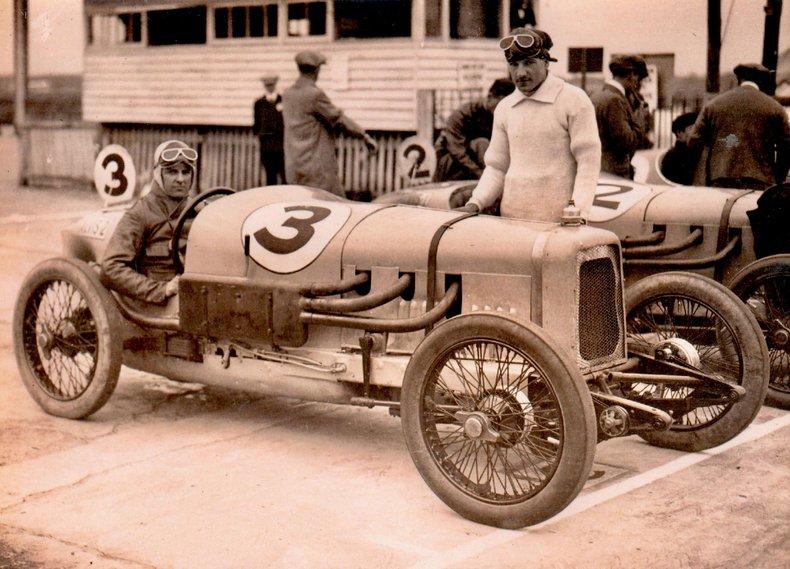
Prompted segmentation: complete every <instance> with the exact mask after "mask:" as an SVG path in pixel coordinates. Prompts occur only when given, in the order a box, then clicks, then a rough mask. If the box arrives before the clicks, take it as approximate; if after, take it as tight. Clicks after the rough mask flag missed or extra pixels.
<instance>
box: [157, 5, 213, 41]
mask: <svg viewBox="0 0 790 569" xmlns="http://www.w3.org/2000/svg"><path fill="white" fill-rule="evenodd" d="M201 43H206V7H205V6H195V7H192V8H177V9H174V10H152V11H150V12H148V45H181V44H201Z"/></svg>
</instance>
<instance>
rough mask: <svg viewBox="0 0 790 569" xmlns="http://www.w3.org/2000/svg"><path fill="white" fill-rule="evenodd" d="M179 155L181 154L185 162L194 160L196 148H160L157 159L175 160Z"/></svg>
mask: <svg viewBox="0 0 790 569" xmlns="http://www.w3.org/2000/svg"><path fill="white" fill-rule="evenodd" d="M179 156H183V157H184V159H185V160H186V161H187V162H194V161H196V160H197V157H198V154H197V151H196V150H192V149H191V148H166V149H165V150H162V154H161V155H160V156H159V160H160V161H162V162H176V161H177V160H178V158H179Z"/></svg>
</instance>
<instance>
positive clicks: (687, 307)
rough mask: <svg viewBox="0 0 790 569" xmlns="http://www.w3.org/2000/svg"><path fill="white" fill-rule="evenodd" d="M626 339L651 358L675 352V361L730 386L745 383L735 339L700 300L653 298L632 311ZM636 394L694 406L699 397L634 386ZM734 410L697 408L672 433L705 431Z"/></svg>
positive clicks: (685, 390) (681, 390)
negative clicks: (658, 351) (665, 350)
mask: <svg viewBox="0 0 790 569" xmlns="http://www.w3.org/2000/svg"><path fill="white" fill-rule="evenodd" d="M627 334H628V340H629V343H630V344H631V345H633V346H634V347H635V348H637V349H638V350H639V351H647V352H648V353H650V351H652V350H653V349H655V348H656V347H658V346H669V347H670V349H671V348H673V347H674V348H676V349H674V350H672V354H673V355H672V358H673V359H674V360H675V361H678V362H681V363H684V364H687V365H692V366H693V367H695V368H697V369H698V370H699V371H701V372H703V373H706V374H710V375H713V376H716V377H718V378H720V379H724V380H726V381H728V382H730V383H733V384H740V383H741V377H742V375H743V359H742V357H741V354H742V349H741V347H740V346H739V344H738V340H737V338H736V337H735V333H734V332H733V330H732V328H731V327H730V325H729V324H728V323H727V322H726V321H725V320H724V318H723V317H722V315H721V314H719V313H718V312H717V311H716V310H715V309H714V308H713V307H712V306H710V304H708V303H706V302H703V301H702V300H700V299H696V298H691V297H689V296H683V295H677V294H672V293H667V294H663V295H659V296H656V297H654V298H651V299H650V300H649V301H647V302H644V303H642V304H639V305H638V306H636V307H634V308H633V309H631V310H630V311H629V313H628V322H627ZM673 340H675V341H676V342H675V343H674V344H673V342H672V341H673ZM677 340H683V341H684V343H681V342H677ZM632 389H633V391H635V392H636V393H637V395H638V396H639V397H641V398H645V399H648V400H649V399H650V398H653V397H655V398H665V399H681V400H693V399H694V396H695V389H694V388H691V387H667V386H657V385H647V384H635V385H633V386H632ZM731 405H733V404H732V403H727V404H724V405H703V406H700V407H696V406H695V407H694V408H693V409H691V410H690V411H688V412H686V413H683V414H675V416H674V417H673V418H674V419H675V423H674V425H673V428H674V429H676V430H682V429H698V428H702V427H705V426H706V425H710V424H711V423H712V422H714V421H716V420H717V419H719V418H720V417H721V416H723V415H724V414H725V413H726V412H727V410H728V409H729V408H730V406H731Z"/></svg>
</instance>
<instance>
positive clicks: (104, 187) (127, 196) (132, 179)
mask: <svg viewBox="0 0 790 569" xmlns="http://www.w3.org/2000/svg"><path fill="white" fill-rule="evenodd" d="M93 184H94V185H95V186H96V191H97V192H99V197H100V198H101V199H102V202H104V205H105V206H109V205H114V204H119V203H123V202H127V201H130V200H131V199H132V198H133V197H134V188H135V184H137V172H136V171H135V169H134V162H133V161H132V157H131V156H130V155H129V153H128V152H127V151H126V149H125V148H124V147H123V146H121V145H120V144H110V145H108V146H105V147H104V148H102V149H101V151H100V152H99V155H98V156H96V162H95V163H94V166H93Z"/></svg>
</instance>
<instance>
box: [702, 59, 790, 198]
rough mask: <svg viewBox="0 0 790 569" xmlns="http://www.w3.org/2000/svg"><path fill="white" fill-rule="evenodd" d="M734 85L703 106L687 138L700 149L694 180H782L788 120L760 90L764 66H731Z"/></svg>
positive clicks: (729, 183)
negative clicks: (698, 170) (700, 166)
mask: <svg viewBox="0 0 790 569" xmlns="http://www.w3.org/2000/svg"><path fill="white" fill-rule="evenodd" d="M734 72H735V76H736V77H737V79H738V86H737V87H735V88H733V89H730V90H729V91H727V92H725V93H722V94H720V95H717V96H716V97H714V98H713V99H711V100H710V101H708V103H707V104H706V105H705V106H704V107H703V109H702V112H701V113H700V116H699V118H697V122H696V123H695V125H694V131H693V133H692V138H691V142H692V144H695V145H698V146H700V147H701V148H702V149H703V153H704V155H705V160H706V163H705V168H704V170H702V171H703V172H704V180H699V182H700V185H706V186H716V187H724V188H743V189H756V190H762V189H765V188H767V187H768V186H772V185H774V184H778V183H781V182H784V180H785V177H786V176H787V170H788V165H790V162H789V161H790V124H789V122H788V119H787V114H786V113H785V111H784V109H783V108H782V106H781V105H780V104H779V103H777V102H776V101H775V100H774V99H772V98H771V97H769V96H768V95H766V94H765V93H762V92H760V88H759V85H760V83H761V82H762V81H763V80H764V78H765V77H766V76H767V75H768V74H769V73H770V71H769V70H768V69H767V68H765V67H763V66H762V65H760V64H757V63H751V64H741V65H738V66H737V67H735V69H734Z"/></svg>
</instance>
